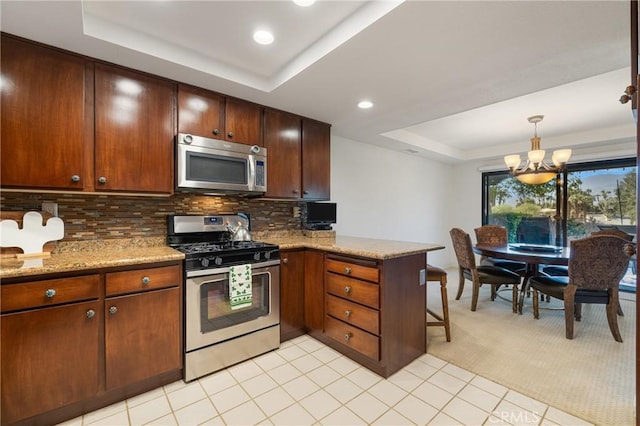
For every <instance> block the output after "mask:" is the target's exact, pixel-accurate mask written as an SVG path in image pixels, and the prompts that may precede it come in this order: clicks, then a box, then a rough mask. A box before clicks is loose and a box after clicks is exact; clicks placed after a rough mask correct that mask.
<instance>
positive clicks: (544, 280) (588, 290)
mask: <svg viewBox="0 0 640 426" xmlns="http://www.w3.org/2000/svg"><path fill="white" fill-rule="evenodd" d="M570 248H571V254H570V257H569V275H568V276H566V277H565V276H543V275H541V276H538V277H533V278H531V280H530V281H529V283H530V285H531V288H532V289H533V315H534V318H536V319H538V318H539V317H540V311H539V302H538V294H539V293H544V294H547V295H549V296H551V297H554V298H556V299H560V300H563V301H564V316H565V329H566V337H567V339H573V326H574V320H575V321H580V319H581V313H582V312H581V311H582V309H581V307H582V303H595V304H606V305H607V307H606V312H607V322H608V323H609V329H610V330H611V334H612V335H613V338H614V339H615V340H616V341H618V342H622V336H621V335H620V330H619V328H618V318H617V315H616V311H617V309H618V305H619V299H618V284H619V283H620V280H621V279H622V277H623V276H624V274H625V272H626V270H627V267H628V265H629V258H630V257H631V254H633V253H634V252H635V248H633V244H631V243H629V242H628V241H627V240H625V239H622V238H620V237H617V236H613V235H591V236H589V237H586V238H582V239H579V240H574V241H571V242H570Z"/></svg>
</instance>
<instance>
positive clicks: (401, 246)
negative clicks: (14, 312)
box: [0, 232, 444, 279]
mask: <svg viewBox="0 0 640 426" xmlns="http://www.w3.org/2000/svg"><path fill="white" fill-rule="evenodd" d="M317 235H320V236H317ZM254 240H257V241H264V242H269V243H272V244H277V245H279V246H280V249H281V250H287V249H302V248H311V249H318V250H324V251H328V252H333V253H341V254H346V255H352V256H361V257H368V258H371V259H377V260H384V259H391V258H395V257H401V256H407V255H411V254H418V253H426V252H428V251H433V250H441V249H443V248H444V246H443V245H441V244H428V243H413V242H407V241H393V240H380V239H373V238H360V237H346V236H335V234H334V233H332V232H329V233H316V235H315V236H310V235H303V234H302V233H300V232H282V233H271V232H265V233H257V235H254ZM182 259H184V254H183V253H181V252H179V251H177V250H174V249H172V248H170V247H168V246H167V245H166V244H165V239H164V238H139V239H113V240H98V241H79V242H63V241H61V242H58V243H57V246H56V248H55V249H54V250H53V251H52V253H51V255H50V256H49V257H44V258H24V259H16V258H15V257H0V279H5V278H14V277H26V276H36V275H44V274H52V273H58V272H69V271H82V270H90V269H97V268H110V267H117V266H128V265H138V264H141V265H143V264H145V263H155V262H166V261H175V260H182Z"/></svg>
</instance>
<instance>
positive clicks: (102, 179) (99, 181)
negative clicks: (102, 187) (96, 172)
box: [98, 176, 107, 184]
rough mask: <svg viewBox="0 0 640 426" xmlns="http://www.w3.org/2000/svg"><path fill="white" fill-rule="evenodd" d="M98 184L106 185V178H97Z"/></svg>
mask: <svg viewBox="0 0 640 426" xmlns="http://www.w3.org/2000/svg"><path fill="white" fill-rule="evenodd" d="M98 183H102V184H105V183H107V178H106V177H104V176H100V177H99V178H98Z"/></svg>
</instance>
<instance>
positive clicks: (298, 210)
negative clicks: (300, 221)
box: [292, 207, 300, 217]
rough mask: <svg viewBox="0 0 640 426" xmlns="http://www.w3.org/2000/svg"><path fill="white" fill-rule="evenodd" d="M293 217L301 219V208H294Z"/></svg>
mask: <svg viewBox="0 0 640 426" xmlns="http://www.w3.org/2000/svg"><path fill="white" fill-rule="evenodd" d="M292 210H293V217H300V207H293V209H292Z"/></svg>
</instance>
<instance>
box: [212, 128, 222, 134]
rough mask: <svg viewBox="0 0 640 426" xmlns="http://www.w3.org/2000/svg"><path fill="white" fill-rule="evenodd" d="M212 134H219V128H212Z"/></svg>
mask: <svg viewBox="0 0 640 426" xmlns="http://www.w3.org/2000/svg"><path fill="white" fill-rule="evenodd" d="M212 133H213V134H214V135H219V134H220V130H219V129H213V132H212Z"/></svg>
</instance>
